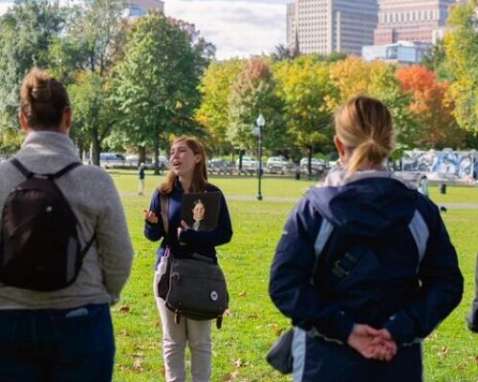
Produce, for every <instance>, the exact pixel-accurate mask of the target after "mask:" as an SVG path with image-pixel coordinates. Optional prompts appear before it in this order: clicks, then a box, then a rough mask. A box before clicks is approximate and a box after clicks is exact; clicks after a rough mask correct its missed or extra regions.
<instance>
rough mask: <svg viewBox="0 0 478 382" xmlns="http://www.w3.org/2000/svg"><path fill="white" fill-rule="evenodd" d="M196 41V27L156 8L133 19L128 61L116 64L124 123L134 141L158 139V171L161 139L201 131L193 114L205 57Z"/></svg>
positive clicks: (155, 147)
mask: <svg viewBox="0 0 478 382" xmlns="http://www.w3.org/2000/svg"><path fill="white" fill-rule="evenodd" d="M186 25H187V27H186ZM195 43H196V40H195V39H192V33H191V26H189V25H188V24H185V23H180V22H177V21H176V20H173V19H168V18H166V17H165V16H164V15H163V14H160V13H152V14H150V15H148V16H146V17H143V18H141V19H138V20H137V21H136V22H134V23H133V24H132V26H131V31H130V33H129V35H128V39H127V43H126V47H125V57H124V60H123V61H121V62H120V63H118V65H117V67H116V69H115V81H114V89H115V90H114V97H113V99H114V102H115V104H116V105H117V107H118V111H119V113H120V114H121V123H120V124H119V127H120V129H121V131H122V132H123V133H124V134H125V136H127V138H128V141H129V142H130V143H135V144H137V145H139V146H144V145H147V144H148V143H149V142H152V143H153V151H154V163H155V169H156V172H158V170H159V158H158V157H159V148H160V142H161V139H162V138H163V139H166V138H167V137H168V135H169V134H175V135H179V134H183V133H186V132H187V133H192V134H196V135H198V134H201V129H200V128H199V126H198V125H197V123H196V122H195V120H194V118H193V116H194V112H195V110H196V108H197V107H198V106H199V103H200V92H199V90H198V87H199V81H200V76H201V74H202V72H203V70H204V67H203V65H204V64H205V62H206V61H205V59H204V51H203V50H202V49H199V48H198V47H197V46H196V45H195Z"/></svg>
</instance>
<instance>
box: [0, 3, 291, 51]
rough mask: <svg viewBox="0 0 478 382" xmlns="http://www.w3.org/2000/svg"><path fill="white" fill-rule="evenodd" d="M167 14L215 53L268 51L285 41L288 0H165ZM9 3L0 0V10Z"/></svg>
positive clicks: (2, 10) (4, 9) (0, 12)
mask: <svg viewBox="0 0 478 382" xmlns="http://www.w3.org/2000/svg"><path fill="white" fill-rule="evenodd" d="M164 2H165V13H166V15H167V16H171V17H174V18H178V19H182V20H184V21H187V22H190V23H192V24H195V25H196V29H198V30H199V31H200V32H201V35H202V36H203V37H204V38H205V39H206V40H207V41H209V42H211V43H213V44H214V45H215V46H216V49H217V51H216V57H217V58H218V59H220V60H221V59H227V58H232V57H248V56H250V55H256V54H261V53H265V54H269V53H270V52H272V51H273V50H274V48H275V47H276V46H277V45H279V44H284V45H285V43H286V20H285V17H286V4H287V3H288V2H290V0H239V1H238V0H165V1H164ZM11 4H13V1H11V0H0V14H3V13H4V12H5V11H6V10H7V8H8V7H9V6H10V5H11Z"/></svg>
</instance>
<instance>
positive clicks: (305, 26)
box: [287, 0, 378, 55]
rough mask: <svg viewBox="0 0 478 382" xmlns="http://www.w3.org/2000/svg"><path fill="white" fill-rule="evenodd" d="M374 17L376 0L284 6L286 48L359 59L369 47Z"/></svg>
mask: <svg viewBox="0 0 478 382" xmlns="http://www.w3.org/2000/svg"><path fill="white" fill-rule="evenodd" d="M377 14H378V4H377V0H360V1H357V0H295V2H294V3H291V4H288V5H287V45H288V47H289V48H290V49H297V48H298V50H299V52H300V53H304V54H308V53H320V54H330V53H332V52H343V53H352V54H357V55H360V54H361V52H362V46H364V45H371V44H372V43H373V35H374V30H375V28H376V27H377ZM297 45H298V46H297Z"/></svg>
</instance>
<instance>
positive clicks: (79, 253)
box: [0, 158, 95, 292]
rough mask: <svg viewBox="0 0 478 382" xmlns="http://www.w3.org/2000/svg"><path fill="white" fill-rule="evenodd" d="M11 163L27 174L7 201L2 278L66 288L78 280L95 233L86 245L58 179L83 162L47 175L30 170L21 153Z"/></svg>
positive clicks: (0, 249)
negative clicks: (18, 157)
mask: <svg viewBox="0 0 478 382" xmlns="http://www.w3.org/2000/svg"><path fill="white" fill-rule="evenodd" d="M10 163H12V164H13V165H14V166H15V167H16V168H17V169H18V170H19V171H20V172H21V173H22V174H23V175H24V176H25V177H26V179H25V181H23V182H22V183H20V184H19V185H18V186H16V187H15V189H14V190H13V191H12V192H11V193H10V195H9V196H8V198H7V200H6V201H5V204H4V206H3V212H2V228H1V233H0V282H2V283H3V284H5V285H8V286H13V287H16V288H23V289H30V290H36V291H45V292H47V291H54V290H58V289H62V288H66V287H67V286H69V285H71V284H72V283H73V282H74V281H75V280H76V278H77V276H78V273H79V272H80V269H81V266H82V263H83V257H84V256H85V254H86V252H87V251H88V249H89V248H90V247H91V245H92V244H93V241H94V239H95V235H93V237H92V238H91V240H90V241H89V242H88V243H87V245H86V246H85V248H83V249H82V248H81V246H80V243H79V240H78V231H77V225H78V221H77V219H76V216H75V214H74V213H73V211H72V210H71V207H70V205H69V204H68V201H67V200H66V199H65V197H64V196H63V194H62V192H61V190H60V189H59V188H58V186H57V185H56V184H55V182H54V180H55V179H58V178H60V177H61V176H63V175H65V174H66V173H68V172H69V171H71V170H73V169H74V168H76V167H78V166H80V165H81V163H79V162H74V163H71V164H69V165H68V166H66V167H65V168H63V169H62V170H60V171H58V172H57V173H55V174H43V175H39V174H35V173H33V172H31V171H29V170H28V169H26V168H25V167H24V166H23V165H22V164H21V163H20V161H19V160H18V159H15V158H14V159H12V160H11V162H10Z"/></svg>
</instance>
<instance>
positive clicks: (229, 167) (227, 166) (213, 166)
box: [207, 158, 236, 175]
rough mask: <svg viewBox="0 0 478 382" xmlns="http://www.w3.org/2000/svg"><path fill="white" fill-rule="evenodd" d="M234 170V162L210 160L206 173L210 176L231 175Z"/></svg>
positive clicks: (217, 159)
mask: <svg viewBox="0 0 478 382" xmlns="http://www.w3.org/2000/svg"><path fill="white" fill-rule="evenodd" d="M235 168H236V165H235V164H234V162H228V161H227V160H225V159H221V158H212V159H210V160H209V161H208V163H207V171H208V172H210V173H212V174H230V175H231V174H232V173H233V172H234V170H235Z"/></svg>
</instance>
